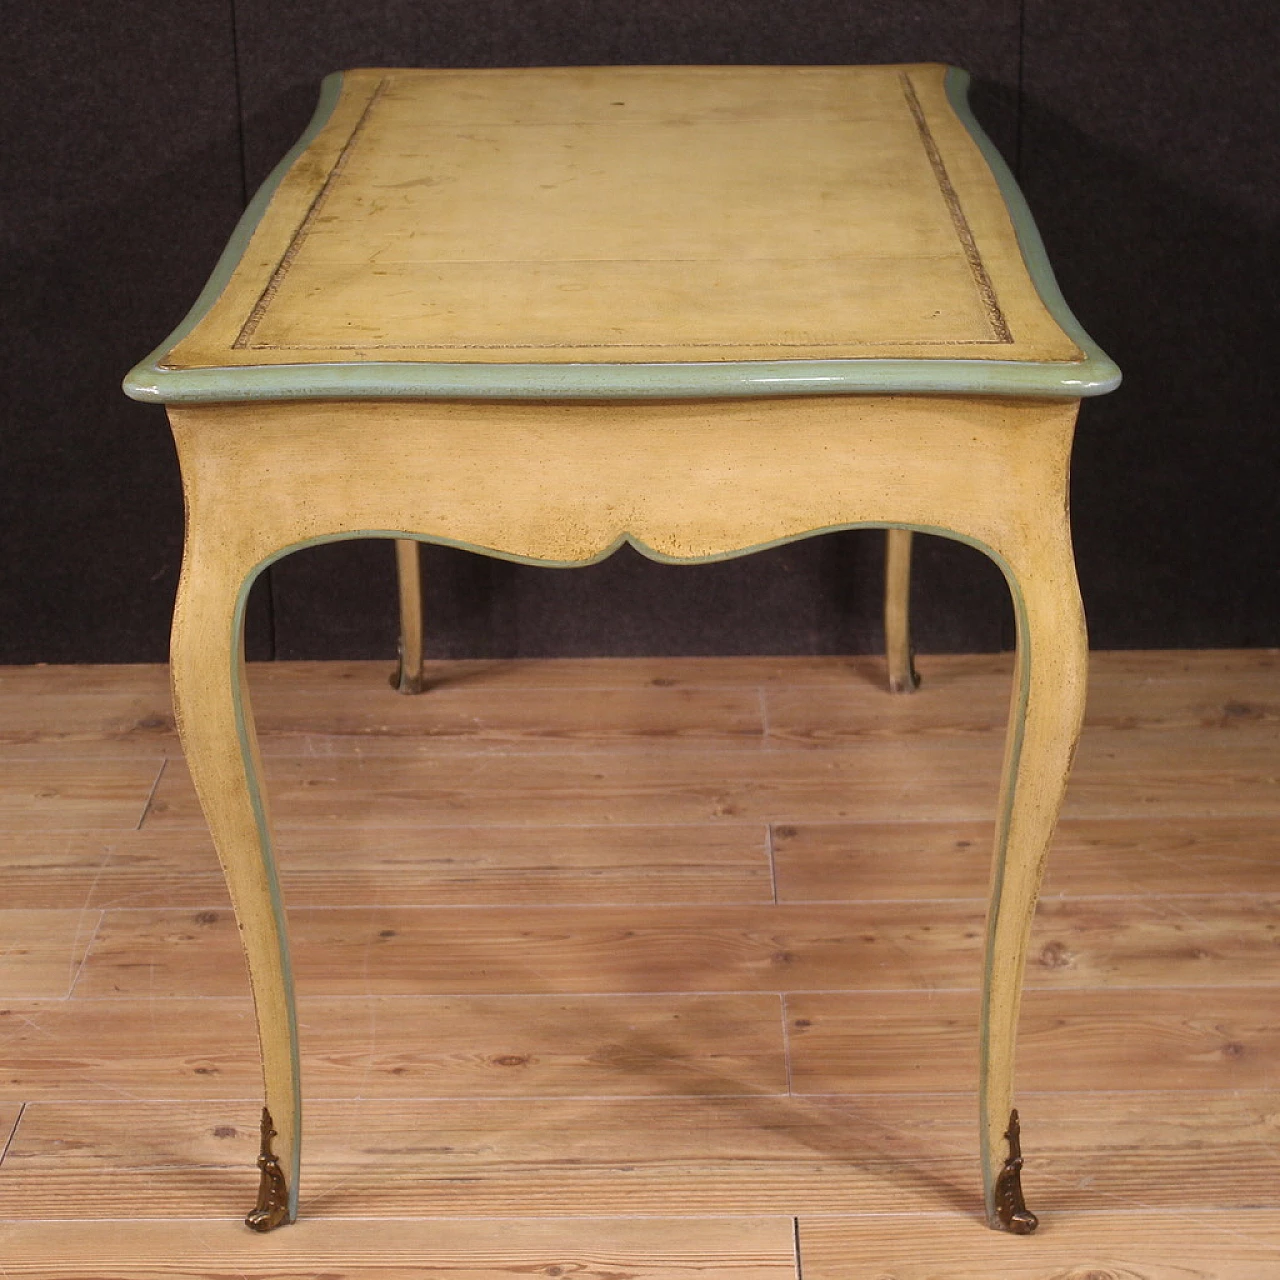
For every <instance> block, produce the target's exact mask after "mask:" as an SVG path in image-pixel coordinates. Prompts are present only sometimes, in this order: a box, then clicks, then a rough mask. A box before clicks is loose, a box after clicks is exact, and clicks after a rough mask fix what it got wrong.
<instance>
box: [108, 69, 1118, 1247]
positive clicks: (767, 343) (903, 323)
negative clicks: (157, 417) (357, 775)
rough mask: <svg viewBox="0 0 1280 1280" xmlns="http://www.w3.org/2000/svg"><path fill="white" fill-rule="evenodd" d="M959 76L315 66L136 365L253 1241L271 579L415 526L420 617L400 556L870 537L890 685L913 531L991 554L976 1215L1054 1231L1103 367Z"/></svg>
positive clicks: (278, 1007)
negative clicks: (1031, 1186) (1029, 1098)
mask: <svg viewBox="0 0 1280 1280" xmlns="http://www.w3.org/2000/svg"><path fill="white" fill-rule="evenodd" d="M966 83H967V81H966V77H965V76H964V74H963V73H962V72H958V71H954V70H948V69H947V68H944V67H940V66H933V65H922V66H902V67H864V68H858V67H788V68H779V67H740V68H727V67H725V68H716V67H695V68H687V67H624V68H576V69H565V70H520V71H405V70H362V71H352V72H346V73H343V74H342V75H337V76H331V77H330V78H329V79H328V80H326V81H325V84H324V88H323V91H322V95H321V101H320V105H319V108H318V110H317V112H316V116H315V119H314V120H313V121H312V123H311V125H310V127H309V128H308V130H307V132H306V134H305V135H304V137H303V138H302V140H301V141H300V142H299V144H298V145H297V147H295V148H294V150H293V151H292V152H291V153H290V154H289V155H288V156H287V157H286V158H285V160H284V161H283V162H282V163H281V165H280V166H279V168H277V170H276V171H275V173H274V174H273V175H272V176H271V178H270V179H269V180H268V182H267V183H266V185H265V186H264V188H263V189H262V191H260V192H259V193H258V195H257V197H256V198H255V199H254V201H253V203H252V204H251V206H250V207H249V209H248V211H247V212H246V214H245V217H244V220H243V221H242V223H241V225H240V227H239V228H238V229H237V231H236V233H235V235H234V237H233V239H232V242H231V244H230V245H229V247H228V249H227V251H226V254H225V255H224V257H223V258H222V260H221V261H220V263H219V264H218V267H217V269H216V270H215V273H214V276H213V278H212V279H211V281H210V282H209V285H208V287H207V288H206V290H205V292H204V293H203V294H202V295H201V297H200V299H199V300H198V302H197V303H196V305H195V307H194V309H193V310H192V312H191V314H190V315H189V316H188V317H187V319H186V321H184V323H183V324H182V325H181V327H180V328H179V329H178V330H177V332H176V333H174V334H173V335H172V336H171V337H170V338H169V339H168V340H167V341H166V342H165V343H164V345H163V346H162V347H161V348H160V350H159V351H158V352H156V353H155V354H154V355H153V356H151V357H150V358H149V359H148V360H147V361H145V362H144V363H143V364H141V365H139V366H138V367H137V368H136V369H135V370H134V371H133V372H132V373H131V374H130V375H129V377H128V379H127V381H126V384H125V386H126V390H127V391H128V393H129V394H130V395H132V396H134V397H135V398H138V399H142V400H152V401H159V402H162V403H164V404H165V405H167V406H168V411H169V416H170V419H171V421H172V425H173V431H174V435H175V438H176V440H177V445H178V452H179V457H180V460H181V467H182V474H183V482H184V486H185V493H186V502H187V541H186V553H185V557H184V562H183V572H182V581H181V586H180V588H179V594H178V601H177V608H176V612H175V617H174V627H173V654H172V658H173V663H172V669H173V687H174V697H175V702H176V707H177V715H178V725H179V728H180V731H181V733H182V741H183V746H184V749H185V751H186V754H187V759H188V761H189V762H190V766H191V773H192V776H193V778H194V781H195V785H196V789H197V791H198V793H199V796H200V800H201V804H202V805H203V807H204V811H205V814H206V816H207V818H208V821H209V825H210V827H211V828H212V831H213V837H214V841H215V843H216V845H217V849H218V853H219V856H220V858H221V860H222V864H223V868H224V870H225V872H226V876H227V881H228V884H229V886H230V890H231V896H232V900H233V903H234V905H235V910H236V914H237V917H238V919H239V921H240V924H241V927H242V937H243V939H244V944H245V950H246V953H247V957H248V963H249V973H250V979H251V983H252V986H253V992H254V997H255V1002H256V1007H257V1018H258V1029H259V1034H260V1037H261V1043H262V1051H263V1063H264V1074H265V1085H266V1110H265V1112H264V1117H263V1147H262V1157H261V1159H260V1161H259V1166H260V1169H261V1178H260V1196H259V1202H258V1206H257V1208H256V1209H255V1210H254V1212H253V1213H252V1214H251V1215H250V1217H249V1223H250V1225H251V1226H254V1227H256V1228H258V1229H261V1230H268V1229H270V1228H271V1227H274V1226H277V1225H279V1224H280V1223H282V1222H287V1221H290V1220H292V1218H293V1217H294V1215H295V1213H296V1206H297V1196H298V1175H299V1152H300V1128H301V1105H300V1094H299V1084H298V1047H297V1032H296V1022H295V1017H294V1007H293V994H292V989H291V984H290V976H289V951H288V943H287V939H286V934H285V918H284V908H283V905H282V903H281V899H280V894H279V891H278V888H277V884H276V874H275V870H274V866H273V863H272V856H271V840H270V821H269V818H268V812H267V798H266V795H265V793H264V790H263V786H262V782H261V775H260V767H259V761H258V755H257V746H256V741H255V735H254V725H253V716H252V713H251V710H250V707H249V702H248V699H247V697H246V694H245V688H244V671H243V660H242V630H243V616H244V606H245V598H246V595H247V592H248V589H249V586H250V584H251V583H252V581H253V579H254V578H255V576H256V575H257V574H258V573H259V572H260V571H261V570H262V569H263V568H264V567H265V566H266V565H269V564H270V563H271V562H272V561H274V560H276V559H278V558H279V557H280V556H282V555H285V554H287V553H288V552H289V551H292V550H294V549H296V548H298V547H305V546H310V545H313V544H315V543H319V542H326V541H332V540H335V539H341V538H367V537H381V538H393V539H397V540H398V542H399V545H400V548H401V553H402V554H401V565H402V568H403V569H404V570H405V576H404V579H403V584H404V586H405V590H406V593H407V596H408V598H409V602H410V604H412V589H413V585H414V583H415V582H416V579H415V578H413V572H414V570H415V568H416V566H414V565H413V563H412V559H411V558H410V557H409V556H406V555H405V554H404V551H405V549H406V548H408V549H410V550H416V541H415V540H421V541H427V542H440V543H447V544H449V545H451V546H459V547H466V548H470V549H471V550H474V551H478V552H482V553H484V554H487V555H496V556H503V557H506V558H508V559H512V560H519V561H523V562H526V563H531V564H541V565H561V566H566V565H578V564H589V563H592V562H594V561H597V560H599V559H601V558H602V557H604V556H607V555H609V554H610V553H611V552H612V551H613V550H614V549H615V548H616V547H618V546H619V545H620V544H621V543H623V542H630V543H631V544H632V545H634V546H635V547H637V548H638V549H639V550H640V551H642V552H643V553H644V554H645V555H648V556H651V557H652V558H654V559H656V560H661V561H669V562H673V563H688V562H699V561H710V560H716V559H720V558H723V557H727V556H736V555H743V554H746V553H748V552H751V551H755V550H758V549H760V548H763V547H769V546H775V545H777V544H779V543H782V542H786V541H789V540H791V539H795V538H802V537H806V536H809V535H812V534H815V533H820V532H823V531H827V530H834V529H848V528H853V527H862V526H879V527H884V528H887V529H889V530H891V531H892V532H891V542H890V552H891V555H890V565H891V568H890V575H889V577H890V584H891V587H893V586H894V584H896V602H895V600H894V598H893V597H894V592H892V591H891V602H890V609H889V613H890V621H891V623H894V625H895V628H896V637H897V638H896V640H893V641H891V646H890V648H891V661H892V662H893V665H894V669H895V675H896V679H897V683H899V684H908V683H909V682H910V676H909V669H908V667H907V658H906V639H905V603H904V595H903V591H902V587H903V584H904V582H905V566H906V563H907V552H908V550H909V547H908V544H907V542H906V539H907V537H909V535H910V532H911V531H913V530H924V531H927V532H930V533H938V534H944V535H946V536H948V537H952V538H957V539H959V540H961V541H963V542H967V543H969V544H971V545H973V546H975V547H977V548H979V549H980V550H982V551H984V552H985V553H986V554H987V555H989V556H990V557H991V558H992V559H993V560H995V561H996V563H997V564H998V565H999V566H1000V567H1001V569H1002V570H1003V571H1004V574H1005V576H1006V578H1007V580H1008V583H1009V588H1010V591H1011V593H1012V596H1013V601H1014V607H1015V612H1016V615H1017V636H1018V660H1017V675H1016V679H1015V686H1014V691H1013V697H1012V707H1011V714H1010V728H1009V733H1008V739H1007V746H1006V753H1005V766H1004V777H1003V782H1002V792H1001V799H1000V802H999V808H998V814H997V834H996V842H995V853H994V862H993V873H992V888H991V902H990V909H989V915H988V934H987V944H986V946H987V952H986V954H987V961H986V969H985V974H984V980H983V987H984V995H983V1012H982V1024H981V1064H982V1065H981V1081H980V1106H981V1116H980V1130H979V1133H980V1141H979V1145H980V1150H981V1160H982V1172H983V1181H984V1186H985V1194H986V1209H987V1216H988V1220H989V1222H990V1223H991V1225H992V1226H993V1227H998V1228H1003V1229H1005V1230H1010V1231H1015V1232H1027V1231H1030V1230H1032V1229H1033V1228H1034V1226H1035V1218H1034V1217H1033V1216H1032V1215H1031V1214H1030V1213H1029V1212H1027V1210H1026V1208H1025V1206H1024V1204H1023V1200H1022V1193H1021V1188H1020V1185H1019V1170H1020V1167H1021V1155H1020V1152H1019V1147H1018V1122H1017V1113H1016V1112H1015V1111H1014V1110H1013V1106H1012V1072H1013V1048H1014V1033H1015V1029H1016V1024H1017V1017H1018V1005H1019V999H1020V994H1021V986H1022V973H1023V963H1024V956H1025V951H1026V945H1027V936H1028V931H1029V928H1030V923H1031V916H1032V912H1033V910H1034V906H1035V899H1036V894H1037V891H1038V887H1039V881H1040V872H1041V866H1042V861H1043V858H1044V855H1045V851H1046V849H1047V846H1048V843H1049V839H1050V836H1051V834H1052V830H1053V826H1054V823H1055V821H1056V818H1057V813H1058V809H1059V806H1060V803H1061V799H1062V794H1063V790H1064V787H1065V785H1066V778H1067V772H1068V769H1069V766H1070V761H1071V756H1072V752H1073V749H1074V746H1075V743H1076V739H1077V736H1078V733H1079V727H1080V722H1081V716H1082V712H1083V704H1084V688H1085V666H1086V641H1085V632H1084V622H1083V617H1082V614H1081V608H1080V600H1079V594H1078V591H1077V587H1076V577H1075V569H1074V565H1073V561H1072V555H1071V543H1070V532H1069V527H1068V517H1067V469H1068V461H1069V455H1070V448H1071V438H1072V432H1073V428H1074V424H1075V419H1076V411H1077V408H1078V405H1079V401H1080V399H1081V397H1084V396H1091V395H1097V394H1100V393H1102V392H1105V391H1109V390H1111V389H1112V388H1113V387H1114V386H1115V385H1116V384H1117V383H1118V381H1119V375H1118V372H1117V370H1116V369H1115V367H1114V366H1113V365H1112V364H1111V363H1110V362H1109V361H1108V360H1107V358H1106V357H1105V356H1104V355H1103V354H1102V353H1101V352H1100V351H1099V350H1098V349H1097V348H1096V347H1095V346H1094V345H1093V344H1092V343H1091V342H1090V340H1089V338H1088V337H1087V336H1086V335H1085V334H1084V333H1083V332H1082V331H1081V330H1080V328H1079V326H1078V325H1077V324H1076V322H1075V321H1074V319H1073V318H1072V317H1071V315H1070V313H1069V312H1068V310H1067V308H1066V306H1065V304H1064V303H1063V301H1062V298H1061V296H1060V295H1059V293H1058V290H1057V288H1056V286H1055V285H1054V282H1053V277H1052V275H1051V273H1050V270H1049V267H1048V265H1047V263H1046V261H1045V258H1044V253H1043V250H1042V247H1041V244H1040V241H1039V238H1038V236H1037V234H1036V231H1035V228H1034V227H1033V225H1032V223H1031V220H1030V216H1029V214H1028V212H1027V209H1026V206H1025V204H1024V203H1023V201H1022V198H1021V196H1020V195H1019V194H1018V192H1017V190H1016V188H1015V187H1014V185H1013V182H1012V180H1011V178H1010V176H1009V174H1008V171H1007V170H1006V168H1005V166H1004V164H1003V162H1002V161H1001V160H1000V158H999V156H998V155H997V153H996V152H995V151H994V149H993V148H992V147H991V145H990V143H989V142H988V141H987V140H986V138H985V137H984V135H983V134H982V132H981V130H980V129H979V128H978V126H977V125H976V123H975V122H974V120H973V119H972V117H971V115H970V113H969V111H968V108H967V106H966V100H965V87H966ZM411 613H412V609H411V610H410V614H411ZM408 623H409V625H408V627H407V631H408V633H410V634H409V643H408V646H407V647H408V648H409V649H412V647H413V639H412V634H411V633H412V630H413V625H412V624H413V618H412V617H411V616H410V617H409V619H408ZM415 674H416V669H415V667H414V664H413V662H412V660H411V659H410V660H409V661H407V662H406V664H405V666H404V668H403V669H402V675H403V676H404V680H403V683H405V684H408V685H411V684H412V683H413V679H414V676H415Z"/></svg>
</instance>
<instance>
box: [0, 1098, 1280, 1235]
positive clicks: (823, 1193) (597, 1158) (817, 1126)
mask: <svg viewBox="0 0 1280 1280" xmlns="http://www.w3.org/2000/svg"><path fill="white" fill-rule="evenodd" d="M1022 1103H1023V1106H1024V1111H1025V1113H1026V1122H1027V1130H1028V1134H1029V1135H1030V1136H1031V1137H1032V1138H1033V1143H1032V1148H1031V1150H1032V1154H1031V1156H1030V1159H1029V1162H1028V1173H1027V1177H1028V1186H1029V1189H1031V1190H1032V1191H1033V1192H1034V1194H1035V1198H1036V1202H1037V1203H1038V1204H1040V1205H1042V1206H1044V1209H1045V1212H1046V1213H1047V1214H1049V1215H1050V1216H1051V1218H1052V1220H1053V1221H1056V1220H1057V1218H1058V1215H1059V1214H1065V1213H1071V1212H1079V1211H1094V1212H1099V1213H1104V1212H1108V1211H1115V1210H1117V1209H1143V1208H1145V1209H1165V1210H1169V1209H1181V1210H1183V1211H1184V1212H1188V1213H1189V1212H1192V1211H1196V1212H1200V1211H1204V1212H1208V1211H1212V1210H1217V1209H1238V1210H1245V1209H1248V1208H1250V1207H1256V1205H1257V1201H1258V1199H1259V1180H1258V1171H1257V1165H1256V1162H1254V1161H1250V1160H1246V1159H1242V1158H1241V1156H1242V1153H1244V1152H1252V1153H1255V1155H1256V1156H1257V1159H1258V1160H1265V1159H1268V1158H1269V1153H1270V1152H1271V1151H1273V1150H1274V1148H1275V1145H1276V1141H1277V1134H1276V1126H1277V1121H1276V1101H1275V1093H1274V1091H1271V1090H1267V1091H1259V1090H1231V1091H1225V1090H1224V1091H1213V1090H1205V1091H1194V1090H1186V1091H1177V1092H1174V1093H1170V1092H1169V1091H1153V1092H1141V1091H1135V1092H1130V1091H1121V1092H1110V1093H1108V1092H1102V1091H1094V1092H1079V1093H1071V1094H1061V1093H1037V1092H1034V1091H1028V1092H1026V1093H1025V1094H1023V1095H1022ZM971 1112H972V1106H971V1097H970V1094H969V1092H968V1091H963V1092H951V1093H942V1094H918V1095H904V1094H892V1093H891V1094H877V1095H863V1096H858V1097H839V1096H834V1097H821V1098H805V1097H794V1096H792V1097H786V1096H766V1097H759V1096H755V1097H735V1098H728V1097H718V1098H710V1097H709V1098H701V1099H692V1098H625V1099H611V1098H566V1099H554V1098H529V1099H519V1100H502V1099H475V1100H468V1101H458V1100H440V1101H426V1100H421V1099H413V1098H405V1099H388V1098H376V1097H366V1098H364V1099H360V1100H354V1099H347V1100H333V1099H321V1100H318V1101H316V1102H315V1103H314V1105H313V1106H311V1107H310V1108H309V1111H308V1124H309V1126H310V1127H311V1129H312V1140H311V1142H310V1144H309V1150H310V1152H311V1154H310V1155H309V1162H310V1165H311V1169H310V1173H309V1176H308V1179H307V1188H308V1191H307V1199H306V1203H305V1205H304V1210H307V1206H309V1213H311V1214H314V1215H315V1216H318V1217H321V1218H330V1217H334V1218H345V1219H348V1220H351V1219H357V1220H358V1219H359V1218H362V1217H395V1218H412V1217H415V1216H423V1215H431V1216H436V1217H443V1216H448V1215H454V1214H457V1215H465V1216H474V1217H486V1216H501V1215H503V1214H511V1213H515V1212H517V1211H519V1212H524V1213H528V1214H537V1215H538V1216H545V1217H548V1218H555V1217H558V1216H562V1215H566V1214H587V1215H600V1214H603V1215H608V1214H613V1213H617V1214H640V1215H648V1214H657V1215H661V1214H665V1213H711V1214H713V1213H736V1214H742V1215H769V1214H777V1213H789V1214H790V1213H797V1214H801V1215H804V1214H806V1213H824V1214H825V1213H835V1214H850V1215H852V1214H860V1215H885V1216H890V1217H894V1218H896V1219H897V1220H898V1230H899V1231H901V1230H903V1229H905V1223H904V1220H905V1219H909V1218H913V1217H914V1216H916V1215H920V1216H922V1217H923V1216H926V1215H930V1214H936V1213H937V1212H938V1210H939V1208H940V1207H941V1208H947V1209H950V1210H952V1211H954V1212H957V1213H963V1214H965V1215H966V1217H968V1218H969V1219H970V1220H971V1221H974V1220H976V1216H977V1212H978V1209H979V1206H980V1198H979V1197H978V1196H977V1195H976V1194H975V1189H974V1187H973V1178H972V1172H971V1164H972V1146H973V1117H972V1114H971ZM256 1150H257V1125H256V1114H255V1108H254V1104H253V1103H252V1102H251V1101H248V1100H239V1099H228V1100H226V1101H223V1102H212V1101H208V1100H191V1101H187V1102H174V1101H157V1102H131V1101H116V1102H112V1103H105V1104H104V1103H83V1102H34V1103H31V1104H29V1105H28V1106H27V1108H26V1111H25V1112H24V1114H23V1118H22V1126H21V1131H20V1133H19V1135H18V1136H17V1137H16V1138H15V1140H14V1142H13V1144H12V1146H11V1148H10V1155H9V1162H8V1164H7V1166H6V1167H5V1176H4V1178H3V1179H0V1214H2V1215H3V1216H4V1217H13V1216H17V1210H19V1209H20V1208H21V1207H23V1206H25V1210H26V1212H28V1213H31V1214H33V1215H35V1216H38V1217H42V1218H51V1219H60V1220H63V1221H74V1220H75V1219H77V1218H83V1217H102V1218H117V1219H118V1218H128V1217H130V1216H134V1215H138V1214H142V1213H144V1212H147V1211H148V1209H150V1210H151V1211H153V1212H156V1213H160V1212H162V1213H163V1216H165V1217H178V1218H211V1217H212V1218H216V1217H220V1216H224V1215H225V1216H231V1215H234V1214H235V1211H236V1201H235V1194H236V1189H237V1185H238V1184H241V1185H242V1183H243V1170H244V1169H245V1168H247V1167H250V1166H251V1164H252V1160H253V1157H254V1155H255V1154H256ZM903 1256H906V1251H903Z"/></svg>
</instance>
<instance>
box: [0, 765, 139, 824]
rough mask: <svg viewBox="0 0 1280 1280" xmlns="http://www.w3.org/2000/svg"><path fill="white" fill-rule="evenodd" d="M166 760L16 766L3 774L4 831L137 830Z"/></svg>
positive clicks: (1, 808)
mask: <svg viewBox="0 0 1280 1280" xmlns="http://www.w3.org/2000/svg"><path fill="white" fill-rule="evenodd" d="M162 764H163V760H162V759H161V758H159V757H158V756H156V755H154V754H153V756H152V757H151V758H150V759H142V760H129V759H124V760H105V761H103V760H65V759H64V760H56V761H52V760H51V761H32V760H13V761H8V762H6V763H5V765H4V767H3V769H0V830H4V831H12V830H17V831H30V830H33V829H42V830H47V831H64V830H76V829H81V830H83V829H86V828H92V829H95V830H103V829H107V830H132V829H134V828H136V827H137V826H139V825H140V824H141V822H142V817H143V814H144V812H145V811H146V806H147V800H148V798H149V797H150V795H151V791H152V788H153V787H154V785H155V782H156V779H157V778H158V777H159V775H160V768H161V765H162Z"/></svg>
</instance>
